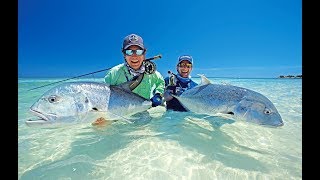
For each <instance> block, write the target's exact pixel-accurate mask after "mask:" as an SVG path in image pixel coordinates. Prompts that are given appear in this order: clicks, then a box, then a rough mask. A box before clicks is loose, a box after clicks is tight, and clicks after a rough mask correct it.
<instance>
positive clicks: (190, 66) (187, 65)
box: [179, 63, 192, 68]
mask: <svg viewBox="0 0 320 180" xmlns="http://www.w3.org/2000/svg"><path fill="white" fill-rule="evenodd" d="M179 67H186V68H192V64H189V63H180V64H179Z"/></svg>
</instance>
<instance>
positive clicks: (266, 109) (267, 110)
mask: <svg viewBox="0 0 320 180" xmlns="http://www.w3.org/2000/svg"><path fill="white" fill-rule="evenodd" d="M263 113H264V114H271V111H270V110H269V109H268V108H265V109H264V112H263Z"/></svg>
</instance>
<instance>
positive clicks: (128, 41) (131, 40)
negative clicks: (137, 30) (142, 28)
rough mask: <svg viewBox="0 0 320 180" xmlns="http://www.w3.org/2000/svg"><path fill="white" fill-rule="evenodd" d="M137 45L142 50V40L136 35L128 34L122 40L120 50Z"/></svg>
mask: <svg viewBox="0 0 320 180" xmlns="http://www.w3.org/2000/svg"><path fill="white" fill-rule="evenodd" d="M132 45H137V46H139V47H141V48H142V49H144V45H143V39H142V38H141V37H140V36H138V35H136V34H129V35H128V36H126V37H125V38H124V40H123V44H122V50H124V49H127V48H128V47H129V46H132Z"/></svg>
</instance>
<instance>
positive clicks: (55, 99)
mask: <svg viewBox="0 0 320 180" xmlns="http://www.w3.org/2000/svg"><path fill="white" fill-rule="evenodd" d="M48 101H49V102H50V103H54V102H57V101H58V97H57V96H50V97H48Z"/></svg>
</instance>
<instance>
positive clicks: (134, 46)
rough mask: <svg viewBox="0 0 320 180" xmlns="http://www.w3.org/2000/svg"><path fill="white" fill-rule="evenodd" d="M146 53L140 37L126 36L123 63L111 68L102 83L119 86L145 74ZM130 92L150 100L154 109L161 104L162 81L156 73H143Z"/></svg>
mask: <svg viewBox="0 0 320 180" xmlns="http://www.w3.org/2000/svg"><path fill="white" fill-rule="evenodd" d="M146 52H147V49H146V48H145V46H144V44H143V39H142V38H141V37H140V36H138V35H136V34H130V35H128V36H126V37H125V38H124V40H123V45H122V53H123V56H124V59H125V61H124V63H122V64H119V65H117V66H115V67H113V68H111V69H110V70H109V71H108V72H107V74H106V76H105V78H104V81H105V82H106V83H108V84H110V85H119V84H121V83H124V82H127V81H130V80H131V79H132V78H133V77H135V76H138V75H140V74H141V73H145V66H144V60H145V59H146V57H145V55H146ZM132 92H134V93H136V94H138V95H140V96H142V97H144V98H146V99H150V100H151V101H152V107H156V106H158V105H160V104H161V103H162V97H163V92H164V79H163V77H162V75H161V74H160V73H159V72H158V71H155V72H154V73H152V74H147V73H145V74H144V76H143V79H142V81H141V82H140V84H139V85H138V86H137V87H136V88H135V89H133V91H132Z"/></svg>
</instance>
